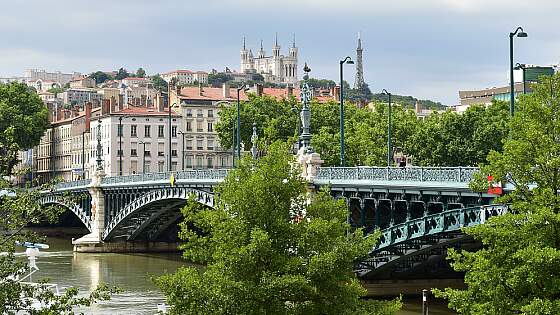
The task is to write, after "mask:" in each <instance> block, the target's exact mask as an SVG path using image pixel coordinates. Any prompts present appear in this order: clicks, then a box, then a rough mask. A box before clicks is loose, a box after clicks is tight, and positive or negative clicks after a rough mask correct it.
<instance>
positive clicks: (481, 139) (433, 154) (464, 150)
mask: <svg viewBox="0 0 560 315" xmlns="http://www.w3.org/2000/svg"><path fill="white" fill-rule="evenodd" d="M508 119H509V110H508V106H507V104H506V103H505V102H499V101H497V102H494V103H493V104H492V105H491V106H488V107H485V106H483V105H477V106H471V107H469V108H468V109H467V111H465V112H464V113H463V114H458V113H456V112H451V111H447V112H445V113H443V114H438V113H434V114H432V115H430V116H429V117H428V118H427V119H426V120H425V121H424V122H423V123H422V124H421V127H420V128H418V129H417V130H416V132H415V133H413V134H411V135H410V137H409V139H408V141H407V143H406V145H405V151H406V153H407V154H409V155H412V156H413V158H414V163H415V164H418V165H426V166H428V165H429V166H476V165H478V164H479V163H484V162H485V161H486V156H487V155H488V153H490V151H492V150H495V151H501V150H502V140H503V139H505V137H506V136H507V132H508V127H507V122H508Z"/></svg>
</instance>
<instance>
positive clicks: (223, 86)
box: [222, 83, 229, 98]
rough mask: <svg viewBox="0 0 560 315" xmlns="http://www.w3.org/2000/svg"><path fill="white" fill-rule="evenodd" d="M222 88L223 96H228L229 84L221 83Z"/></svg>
mask: <svg viewBox="0 0 560 315" xmlns="http://www.w3.org/2000/svg"><path fill="white" fill-rule="evenodd" d="M222 90H223V95H224V98H229V84H227V83H224V84H223V85H222Z"/></svg>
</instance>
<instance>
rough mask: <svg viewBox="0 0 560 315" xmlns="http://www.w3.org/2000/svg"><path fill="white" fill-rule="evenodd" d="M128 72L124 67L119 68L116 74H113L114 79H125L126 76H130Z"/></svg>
mask: <svg viewBox="0 0 560 315" xmlns="http://www.w3.org/2000/svg"><path fill="white" fill-rule="evenodd" d="M130 76H131V75H130V73H128V71H126V69H125V68H120V69H119V70H118V71H117V75H115V80H122V79H126V78H128V77H130Z"/></svg>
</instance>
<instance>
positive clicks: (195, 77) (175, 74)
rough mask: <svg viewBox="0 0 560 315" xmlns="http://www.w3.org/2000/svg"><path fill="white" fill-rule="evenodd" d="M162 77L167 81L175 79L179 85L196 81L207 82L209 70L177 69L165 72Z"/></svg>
mask: <svg viewBox="0 0 560 315" xmlns="http://www.w3.org/2000/svg"><path fill="white" fill-rule="evenodd" d="M161 77H162V78H163V79H164V80H165V81H166V82H167V83H169V82H171V80H172V79H175V80H176V82H177V84H179V85H191V84H195V83H200V84H207V83H208V72H204V71H191V70H175V71H171V72H168V73H164V74H162V75H161Z"/></svg>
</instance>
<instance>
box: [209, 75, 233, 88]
mask: <svg viewBox="0 0 560 315" xmlns="http://www.w3.org/2000/svg"><path fill="white" fill-rule="evenodd" d="M229 81H233V76H231V75H230V74H227V73H222V72H220V73H216V74H214V73H210V74H208V84H209V85H211V86H213V87H220V86H222V84H224V83H226V82H229Z"/></svg>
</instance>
